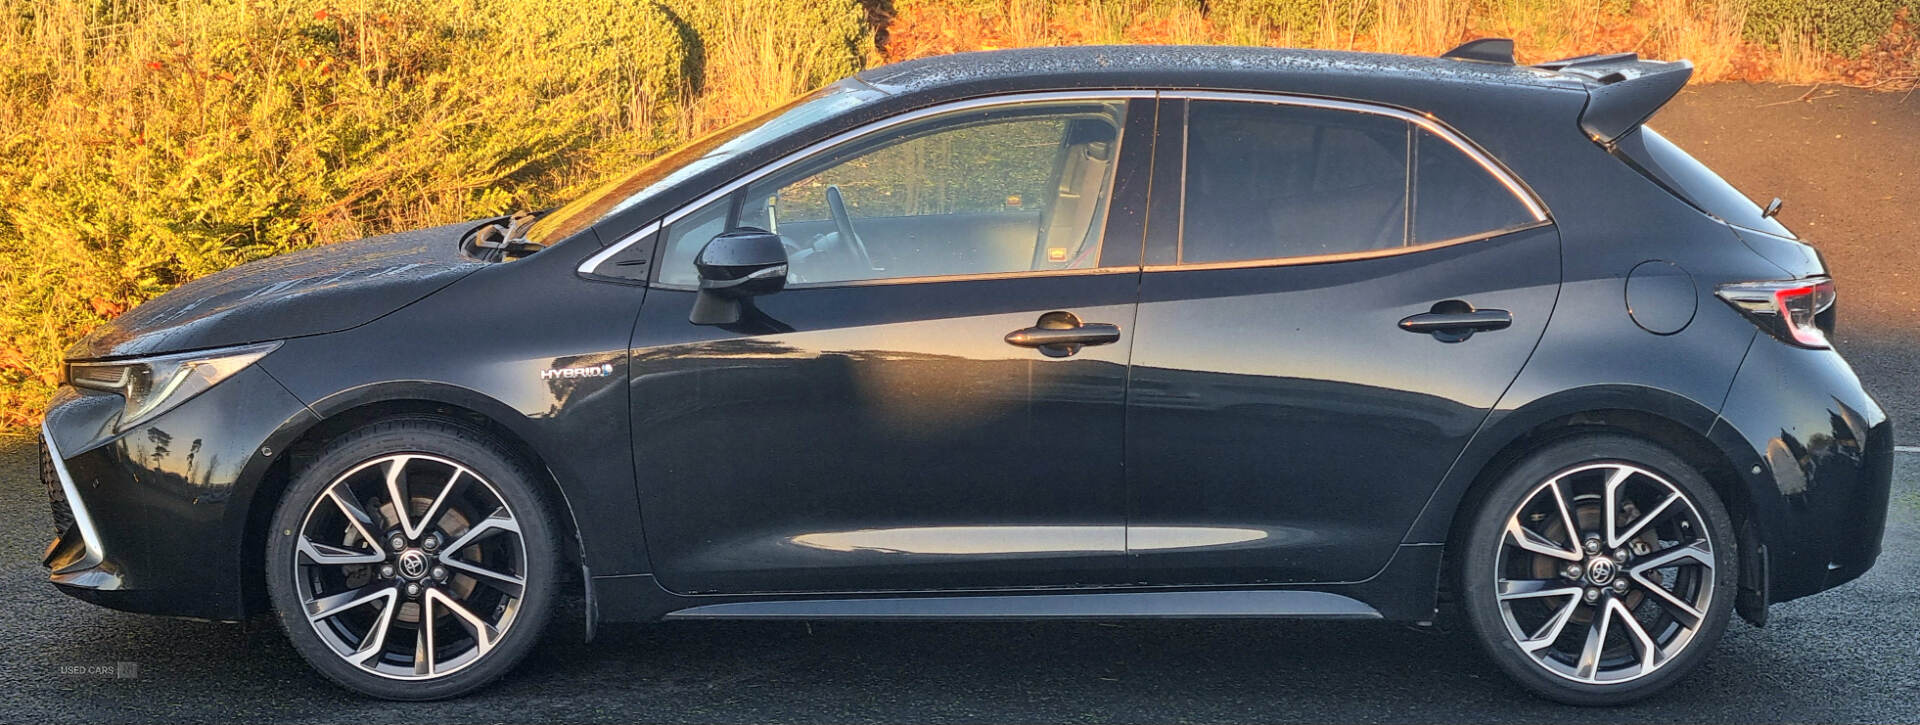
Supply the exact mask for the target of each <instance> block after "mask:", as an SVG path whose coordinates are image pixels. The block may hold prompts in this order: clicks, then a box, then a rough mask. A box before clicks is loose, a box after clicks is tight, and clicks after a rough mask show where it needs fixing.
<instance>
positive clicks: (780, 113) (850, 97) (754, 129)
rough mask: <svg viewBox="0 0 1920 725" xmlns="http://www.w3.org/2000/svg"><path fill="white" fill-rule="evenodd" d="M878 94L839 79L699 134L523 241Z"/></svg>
mask: <svg viewBox="0 0 1920 725" xmlns="http://www.w3.org/2000/svg"><path fill="white" fill-rule="evenodd" d="M880 95H883V94H882V93H881V92H880V91H878V90H875V89H873V88H872V87H870V86H867V85H865V84H861V83H857V82H853V81H841V82H839V83H835V84H833V85H830V86H827V87H825V88H821V89H820V90H817V91H814V92H812V93H809V94H807V95H805V96H801V97H799V98H796V99H794V100H792V101H790V102H788V103H787V104H786V105H783V106H781V107H779V108H776V109H773V110H771V111H768V112H766V113H763V114H760V115H758V116H755V117H753V118H750V119H747V120H745V121H741V122H739V123H736V124H733V125H731V126H728V127H726V128H723V129H720V130H718V131H715V132H713V133H710V134H707V135H706V136H702V137H700V138H698V139H695V140H693V141H691V142H688V143H687V144H686V145H684V146H681V147H679V148H677V149H674V150H672V151H669V152H667V153H664V154H661V155H659V156H656V157H654V158H653V160H651V161H648V162H647V163H645V164H641V166H640V168H638V169H634V170H633V171H632V172H630V173H628V174H627V175H626V176H623V177H620V178H617V179H614V180H613V181H611V182H608V183H607V184H605V185H603V186H601V187H600V188H598V189H595V190H593V191H592V192H591V193H588V194H587V195H585V196H582V197H580V198H578V199H574V200H573V201H571V202H568V203H567V205H566V206H563V207H560V208H559V209H555V210H554V211H553V212H552V213H550V214H547V215H546V216H543V217H541V218H540V221H537V222H534V224H533V226H531V227H529V228H528V229H527V234H526V239H527V240H528V241H531V242H534V243H537V244H547V245H550V244H553V243H555V242H558V241H560V240H562V239H566V238H567V237H570V236H573V235H574V234H576V233H578V232H579V231H580V230H582V229H586V228H587V227H589V226H592V225H593V224H595V223H596V222H599V221H600V220H602V219H605V218H607V217H608V216H611V215H613V214H618V213H620V212H621V211H623V210H625V209H627V208H629V207H632V206H633V205H635V204H638V203H640V202H641V201H643V200H645V199H646V198H647V197H650V196H652V195H654V194H655V193H658V192H659V191H661V190H663V189H666V188H668V187H671V186H673V185H674V184H678V183H680V182H682V181H685V180H687V179H689V178H692V177H694V176H697V175H699V174H700V173H702V172H705V171H707V170H709V169H712V168H713V167H715V166H718V165H720V164H721V163H722V162H725V161H726V160H727V159H729V158H732V157H733V156H735V155H737V154H739V153H740V152H742V151H746V150H748V149H752V148H754V147H756V146H759V145H761V144H763V143H766V142H768V141H771V140H773V139H776V138H779V137H781V136H785V135H787V134H789V133H792V132H794V131H796V130H799V129H800V128H802V127H805V126H808V125H810V124H812V123H814V122H816V121H820V120H821V119H825V118H828V117H831V116H834V115H837V114H839V113H841V112H844V111H846V110H847V109H850V108H853V107H855V106H858V105H860V104H862V103H865V102H867V101H869V100H872V99H873V98H875V97H877V96H880Z"/></svg>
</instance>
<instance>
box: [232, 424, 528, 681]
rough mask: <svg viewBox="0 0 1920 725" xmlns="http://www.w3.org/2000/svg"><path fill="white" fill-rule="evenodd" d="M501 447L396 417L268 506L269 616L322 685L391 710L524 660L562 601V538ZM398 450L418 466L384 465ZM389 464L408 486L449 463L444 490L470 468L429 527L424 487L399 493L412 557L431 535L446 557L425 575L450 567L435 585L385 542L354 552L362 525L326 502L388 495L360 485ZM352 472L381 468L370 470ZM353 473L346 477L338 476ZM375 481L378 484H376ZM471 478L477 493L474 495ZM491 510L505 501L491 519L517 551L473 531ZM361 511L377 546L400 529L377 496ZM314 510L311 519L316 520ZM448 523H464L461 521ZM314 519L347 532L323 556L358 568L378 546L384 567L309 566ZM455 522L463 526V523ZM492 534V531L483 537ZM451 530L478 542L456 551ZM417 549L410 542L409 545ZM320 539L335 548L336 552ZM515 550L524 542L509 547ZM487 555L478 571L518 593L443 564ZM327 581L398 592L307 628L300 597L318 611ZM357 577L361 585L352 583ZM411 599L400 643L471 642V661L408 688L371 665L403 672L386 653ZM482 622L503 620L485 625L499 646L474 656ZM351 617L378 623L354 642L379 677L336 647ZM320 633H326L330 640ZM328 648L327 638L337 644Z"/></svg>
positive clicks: (302, 476)
mask: <svg viewBox="0 0 1920 725" xmlns="http://www.w3.org/2000/svg"><path fill="white" fill-rule="evenodd" d="M506 450H507V449H506V447H505V446H503V445H501V444H500V442H499V441H498V440H496V439H494V438H493V437H492V436H490V435H488V434H487V433H485V432H484V431H481V430H479V429H477V428H474V427H472V426H468V425H464V424H460V423H457V422H453V421H449V420H443V419H438V418H420V417H408V418H398V419H393V420H387V421H382V422H378V423H373V424H369V425H367V426H364V427H361V428H359V429H356V430H353V431H351V432H349V433H346V434H344V435H342V436H340V437H339V438H336V439H334V440H333V441H331V442H329V443H328V444H327V446H326V447H325V448H324V449H323V450H322V451H320V453H319V454H318V455H317V456H316V458H315V459H314V460H313V462H312V463H311V464H310V465H307V466H306V467H305V468H303V469H301V470H300V471H298V472H297V473H296V474H295V476H294V479H293V481H292V482H291V483H290V484H289V486H288V489H287V491H286V494H285V495H284V496H282V497H281V500H280V504H279V506H278V508H277V509H276V510H275V513H274V516H273V525H272V528H270V529H268V536H267V552H266V566H267V571H266V580H267V590H268V596H269V598H270V599H271V601H272V604H273V608H274V613H275V617H276V619H278V621H279V622H280V625H281V628H282V629H284V630H285V631H286V633H287V638H288V639H289V640H290V641H291V642H292V643H293V647H294V650H295V651H297V652H299V653H300V655H301V657H303V658H305V659H306V660H307V662H308V664H310V665H312V666H313V668H314V669H315V670H318V671H319V672H320V674H322V675H325V676H326V677H327V678H328V679H330V680H333V681H334V682H336V683H338V684H340V685H341V686H343V687H346V688H347V689H350V690H353V691H355V692H359V693H362V694H365V695H370V696H373V697H378V698H383V699H388V700H436V699H442V698H448V697H455V696H458V695H462V694H465V693H468V692H471V691H473V690H475V689H477V688H479V687H482V686H484V685H486V684H488V683H490V682H492V681H494V680H496V679H498V678H499V677H500V676H501V675H504V674H506V673H507V671H508V670H510V669H512V668H513V666H514V665H515V664H517V663H518V662H519V661H520V659H521V658H522V657H524V656H526V654H527V652H528V651H530V650H531V649H532V648H533V646H534V644H535V643H536V642H537V641H538V640H539V639H540V636H541V634H542V632H543V631H544V630H545V629H546V626H547V623H548V621H549V620H550V619H551V617H552V612H553V608H554V600H555V598H556V596H557V595H558V593H559V592H558V589H559V579H560V566H561V561H560V546H559V540H558V537H559V534H558V533H557V529H556V528H555V525H554V518H553V515H552V512H551V508H550V507H549V505H548V504H547V502H546V501H545V500H544V499H543V497H542V496H541V495H540V492H539V490H538V489H537V488H536V481H538V480H539V479H538V478H537V475H538V474H537V473H536V472H535V471H534V470H533V469H532V468H531V467H529V466H528V465H527V464H526V463H525V462H524V461H522V460H520V459H519V458H517V457H515V456H513V455H511V454H509V453H507V452H506ZM396 454H416V455H420V456H422V457H420V458H392V457H393V456H395V455H396ZM383 461H398V462H399V467H400V468H401V469H402V470H403V471H409V472H407V473H403V474H402V476H403V478H404V480H407V481H413V480H415V478H416V477H421V478H429V479H430V478H431V477H432V476H433V475H434V474H435V471H434V470H425V471H424V472H421V473H413V472H410V471H412V470H414V469H415V468H422V467H425V468H428V469H431V467H433V466H443V467H444V466H445V465H446V464H448V463H451V464H454V466H456V467H454V468H443V469H441V470H445V471H450V473H448V474H447V481H448V482H447V483H446V484H444V485H445V486H446V487H448V488H452V487H453V483H452V481H453V480H456V479H461V477H462V475H463V473H462V472H459V468H464V469H465V471H464V475H467V477H466V478H465V479H464V480H463V482H462V484H461V486H460V487H459V488H457V489H454V490H455V491H456V492H457V493H455V494H454V495H450V496H447V497H446V498H447V499H448V501H447V502H446V503H444V504H443V505H442V507H441V508H440V509H439V511H440V512H441V515H440V516H439V517H438V518H435V519H433V520H427V518H428V517H426V516H420V515H419V514H422V513H424V512H423V511H421V510H420V505H419V501H420V499H421V498H422V497H423V494H422V491H421V487H422V485H421V484H410V485H408V487H407V488H406V489H405V492H404V494H403V496H402V497H403V498H406V499H409V500H412V501H413V502H414V505H413V508H414V509H415V510H414V512H413V513H414V514H415V515H416V516H417V517H418V518H420V519H421V521H420V522H419V524H418V526H419V527H420V528H419V529H418V530H419V532H420V536H419V537H418V538H417V539H413V540H409V541H410V543H409V544H408V545H407V549H409V550H421V551H429V550H427V549H425V548H423V547H426V546H427V544H426V539H429V538H433V539H435V540H436V541H437V542H439V541H444V542H445V543H436V544H434V545H433V546H434V548H440V547H445V548H444V549H441V550H440V552H439V554H432V553H427V554H423V556H424V558H425V561H426V564H425V566H428V567H432V568H430V569H428V571H433V572H438V571H443V570H444V572H445V576H442V577H441V578H440V579H437V580H436V579H434V578H433V576H432V575H428V576H426V577H423V578H419V579H412V578H407V577H406V576H405V574H404V572H402V569H403V567H402V566H401V564H402V562H401V557H402V555H403V553H404V551H403V552H402V553H396V552H395V551H394V550H392V549H391V548H390V546H389V545H387V544H384V543H382V542H384V541H385V539H382V541H375V542H365V543H364V544H358V543H357V542H360V541H362V540H364V539H365V538H366V537H363V536H360V535H358V534H356V533H354V532H355V531H357V530H359V529H356V528H355V527H353V526H351V525H348V524H350V522H348V521H347V518H348V516H349V514H347V513H346V505H345V504H335V503H334V502H333V499H332V498H325V497H327V496H328V493H329V491H330V490H331V489H333V487H334V485H335V484H336V483H342V482H350V483H348V485H349V486H351V487H353V488H352V490H350V491H349V492H350V493H353V494H354V496H353V497H352V498H355V499H361V497H362V496H363V494H362V493H361V492H362V491H366V490H367V489H368V487H371V486H374V485H384V484H376V483H368V482H365V481H361V480H360V479H359V478H358V477H360V476H365V475H379V473H378V471H384V470H387V469H386V468H384V466H385V465H387V464H386V463H384V462H383ZM410 466H411V467H414V468H409V467H410ZM356 469H359V470H370V471H376V472H375V473H371V474H368V473H362V472H359V470H356ZM349 472H354V473H352V475H351V476H346V475H345V474H348V473H349ZM380 480H381V481H384V477H382V478H381V479H380ZM476 480H477V481H478V482H479V483H481V484H485V485H483V486H475V485H474V482H475V481H476ZM427 486H429V487H430V486H431V484H430V483H429V484H427ZM427 490H437V489H434V488H428V489H427ZM425 495H426V496H432V495H434V494H425ZM391 499H392V497H391V496H389V497H387V500H391ZM488 502H497V503H498V504H500V506H499V507H498V508H494V509H491V510H492V512H493V513H494V516H495V517H498V516H500V515H502V514H504V515H505V516H506V519H502V521H506V520H510V521H511V522H512V524H513V525H514V526H517V528H518V534H519V538H518V541H517V542H515V541H513V540H511V537H507V536H501V535H500V534H502V533H505V532H506V528H505V527H504V526H491V527H489V526H484V525H476V524H478V523H480V521H478V520H484V521H488V522H493V520H494V519H493V518H489V517H487V515H486V511H484V510H483V509H488V507H489V503H488ZM363 509H366V510H368V513H367V514H366V516H367V519H366V521H367V522H368V523H364V524H363V525H362V526H361V527H359V528H360V529H365V530H367V531H369V532H370V533H371V535H372V536H374V537H384V536H387V535H386V534H383V533H382V531H388V530H394V529H393V528H392V526H398V525H399V524H397V523H395V522H393V521H389V520H387V519H389V518H391V517H392V514H391V507H390V506H387V504H386V503H385V502H384V501H382V500H380V499H379V498H378V497H377V494H367V495H365V497H364V501H363ZM309 512H313V513H312V514H311V515H310V513H309ZM315 517H320V518H315ZM327 517H333V518H327ZM455 517H458V519H457V520H455ZM476 519H478V520H476ZM310 521H314V522H315V523H313V526H315V532H316V536H318V535H319V534H320V533H325V532H333V531H343V532H345V533H344V534H342V535H343V536H344V537H345V539H346V542H345V543H343V544H339V545H338V546H341V547H343V548H338V549H330V550H328V551H330V552H331V551H340V552H346V553H348V554H349V555H352V556H357V557H362V558H364V557H371V556H373V555H374V554H375V553H376V550H377V552H378V553H380V555H381V556H382V557H385V558H384V559H383V561H382V562H381V563H358V564H352V565H325V566H323V565H318V564H315V563H313V562H315V561H316V560H315V559H313V558H312V557H311V556H310V555H307V554H302V553H299V552H298V550H297V547H298V546H299V542H300V541H302V540H303V539H302V537H305V536H307V535H308V531H307V529H306V527H307V526H308V525H309V522H310ZM328 521H332V522H336V523H338V524H340V525H332V526H329V525H327V524H326V523H325V522H328ZM442 524H444V525H445V526H442ZM460 524H465V525H464V527H461V526H459V525H460ZM488 529H492V531H488V532H487V533H486V534H485V535H484V536H481V535H480V534H481V533H482V532H483V531H485V530H488ZM399 530H401V531H404V529H399ZM435 532H438V533H435ZM454 532H460V533H472V534H476V537H475V538H474V539H473V543H471V544H468V545H465V546H460V547H457V548H456V547H455V546H454V544H459V543H461V542H462V541H465V539H460V538H457V537H455V538H453V539H452V540H448V538H449V537H450V536H454ZM414 541H417V542H418V543H411V542H414ZM319 543H328V544H329V545H330V546H331V545H334V544H332V542H319ZM515 543H517V544H518V550H517V551H515V547H514V544H515ZM356 546H357V547H358V548H356ZM488 552H492V553H494V554H495V556H494V559H495V560H497V561H489V562H483V563H485V564H486V566H485V567H483V568H487V570H489V571H492V570H493V569H499V570H501V571H502V572H504V573H507V574H510V575H512V574H517V575H518V579H519V580H520V581H521V582H523V584H522V586H521V587H520V595H519V596H518V597H515V596H513V595H512V594H509V593H508V592H509V591H510V590H511V589H512V582H511V581H509V579H511V578H512V577H501V578H500V579H501V581H503V582H506V583H505V584H504V586H500V587H498V588H496V585H492V584H489V583H488V582H487V580H488V579H491V578H492V577H481V576H478V575H475V574H469V573H467V572H466V571H465V570H464V569H461V568H458V567H456V566H455V565H454V563H450V561H452V562H459V563H472V562H471V561H466V560H465V559H464V557H477V556H481V555H484V554H485V553H488ZM421 558H422V557H412V559H413V561H409V562H407V563H406V565H405V566H404V569H406V570H414V569H417V568H418V567H416V566H414V564H417V563H419V560H420V559H421ZM296 560H297V561H298V563H297V562H296ZM442 564H446V566H441V565H442ZM328 567H337V568H331V569H330V568H328ZM381 567H391V568H392V569H393V573H389V574H385V575H382V574H381V573H380V570H381ZM516 569H517V571H516ZM341 572H345V573H341ZM330 577H338V580H337V583H336V584H337V586H338V587H339V588H341V589H342V590H351V591H353V592H356V593H357V592H361V591H371V590H374V589H377V588H383V587H386V586H389V583H390V584H391V586H392V588H393V590H394V593H393V594H392V595H391V599H381V600H379V601H374V602H371V603H368V604H366V605H363V606H361V607H359V608H357V609H354V610H345V613H344V614H340V615H334V616H333V617H330V618H327V619H322V620H319V623H310V622H309V621H308V618H307V616H306V611H307V609H306V603H307V602H308V601H309V599H308V594H312V595H313V597H312V600H313V601H316V602H317V601H319V600H320V599H321V595H320V594H319V588H320V587H322V586H324V585H326V584H327V581H326V580H327V579H329V578H330ZM355 581H360V582H364V583H362V584H355V583H354V582H355ZM409 584H415V585H419V586H420V587H421V589H422V592H421V594H423V595H425V596H413V597H409V596H408V595H407V594H406V586H407V585H409ZM463 587H464V589H465V590H466V592H467V593H466V594H465V595H462V596H465V597H470V598H472V599H470V600H461V601H455V595H459V594H460V591H461V589H462V588H463ZM427 589H434V590H436V591H438V592H440V594H442V595H445V596H444V597H439V598H436V595H433V594H429V593H427V592H426V591H425V590H427ZM335 593H336V594H340V593H346V592H345V591H341V592H335ZM430 600H431V601H430ZM409 602H411V604H412V606H413V607H414V609H413V610H412V611H413V617H414V623H413V625H412V627H413V628H412V636H414V637H415V639H414V640H408V641H413V642H415V643H416V647H417V646H418V643H420V642H428V641H432V642H436V643H440V642H447V641H449V640H452V641H453V642H454V645H455V646H457V645H459V644H461V643H462V641H461V640H460V638H461V637H465V638H466V640H467V641H466V642H465V644H467V646H468V649H467V650H466V653H467V654H471V655H472V656H471V657H470V658H465V659H464V661H463V662H461V663H460V664H459V665H458V666H457V667H453V666H452V664H451V663H449V665H448V666H449V667H450V668H451V671H448V672H445V673H443V674H427V675H425V676H420V675H418V674H415V675H413V677H415V679H402V678H404V677H408V675H407V674H406V673H404V672H399V671H386V672H384V673H383V672H379V671H375V669H374V667H385V668H398V667H400V666H401V665H398V664H394V662H395V660H393V659H392V658H394V657H399V656H401V653H396V652H393V651H391V648H393V647H396V646H404V645H399V644H397V643H399V642H400V641H401V638H403V637H406V636H409V635H408V634H407V632H408V630H407V629H406V628H405V625H406V624H407V622H406V621H405V620H404V615H405V614H406V612H407V610H406V609H405V607H404V605H406V604H407V603H409ZM447 602H453V603H452V604H449V603H447ZM456 605H462V606H464V608H462V609H460V610H459V612H460V613H463V614H467V615H477V616H479V617H481V619H482V620H483V622H482V624H480V625H471V624H469V623H470V622H472V621H473V620H471V619H466V618H463V617H462V616H456V615H455V614H454V609H453V608H454V607H455V606H456ZM495 607H498V608H497V609H496V608H495ZM389 608H390V609H391V611H390V612H389ZM508 611H511V612H512V614H511V615H510V618H507V616H506V615H504V614H503V613H505V612H508ZM428 612H432V613H434V616H432V617H422V614H424V613H428ZM489 616H492V617H501V619H499V620H497V621H494V622H492V624H501V625H503V628H502V629H500V630H499V632H498V635H497V637H498V638H497V640H493V641H492V642H491V643H490V646H482V645H483V642H482V640H483V638H484V637H483V634H482V632H483V631H485V628H486V627H488V626H490V625H489V624H488V623H486V622H485V620H486V619H488V617H489ZM346 618H356V619H365V620H367V621H370V622H371V623H372V624H371V625H369V628H368V629H367V631H366V632H364V633H361V634H359V637H360V639H359V642H358V644H359V645H362V646H366V647H367V650H366V651H370V652H373V659H374V661H375V662H376V665H374V666H373V667H369V666H362V665H361V664H356V663H355V662H351V661H349V660H348V659H347V658H348V657H349V655H348V654H346V653H344V652H342V651H339V650H336V646H339V645H340V644H341V642H342V640H343V639H344V638H350V637H353V636H355V635H354V632H353V631H352V630H353V628H352V627H351V626H349V625H348V624H341V623H339V622H341V620H343V619H346ZM421 619H427V620H429V621H431V622H435V623H436V624H435V625H434V626H432V627H423V626H422V625H421V624H419V621H420V620H421ZM373 626H378V627H379V628H380V631H381V632H383V634H382V635H381V636H380V638H379V639H376V638H375V637H374V635H373V629H372V627H373ZM323 628H324V629H326V630H327V632H328V634H327V635H325V636H324V637H323V635H322V629H323ZM429 629H430V630H431V631H432V632H433V633H434V634H421V631H422V630H429ZM435 635H437V636H435ZM428 637H433V639H428ZM328 638H332V642H331V643H330V641H329V639H328ZM374 642H385V643H387V644H386V646H384V647H371V644H372V643H374ZM347 644H348V645H349V646H351V645H352V643H347ZM409 649H414V652H415V654H413V655H412V656H413V657H414V661H415V662H416V663H417V662H419V660H420V657H419V656H418V654H417V653H418V650H417V649H415V648H409ZM447 649H451V648H450V647H447V646H441V645H438V644H436V646H435V647H434V648H433V650H434V651H435V652H436V653H439V652H442V651H444V650H447ZM383 652H384V653H385V654H382V653H383ZM449 659H458V658H449ZM429 661H432V660H431V659H429ZM436 664H438V663H436ZM416 666H417V665H416ZM416 673H417V670H416Z"/></svg>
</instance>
